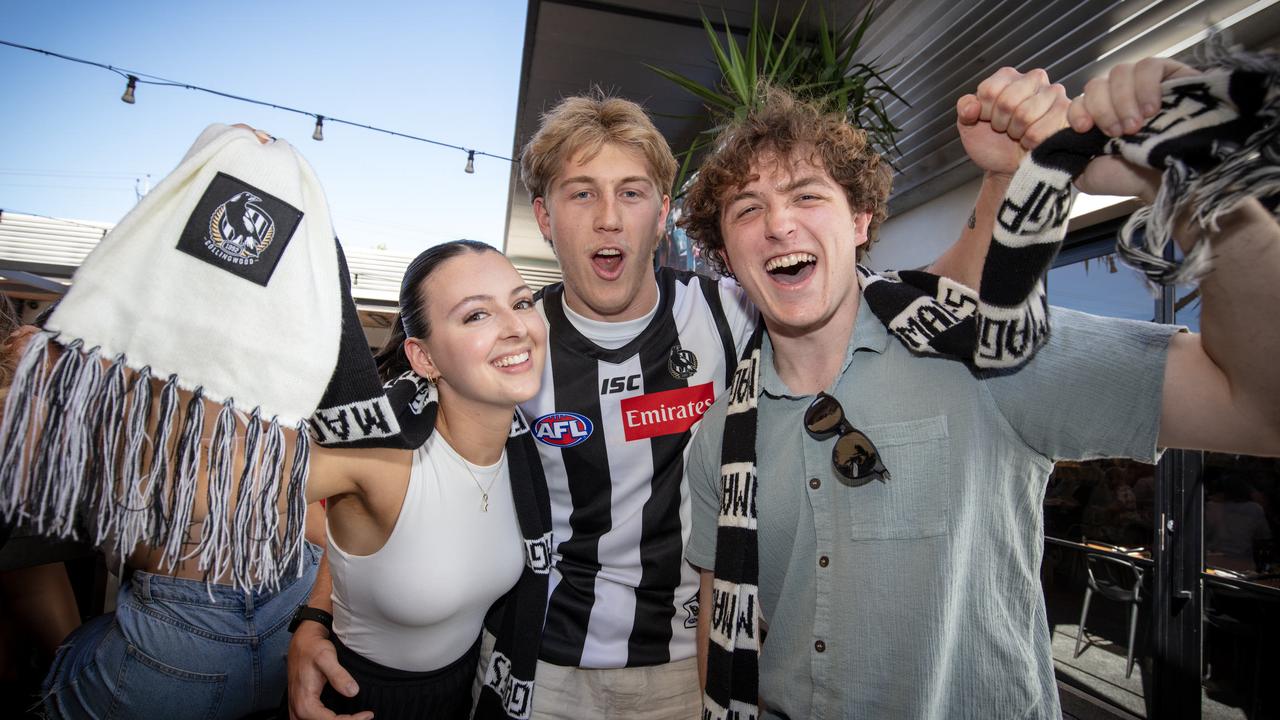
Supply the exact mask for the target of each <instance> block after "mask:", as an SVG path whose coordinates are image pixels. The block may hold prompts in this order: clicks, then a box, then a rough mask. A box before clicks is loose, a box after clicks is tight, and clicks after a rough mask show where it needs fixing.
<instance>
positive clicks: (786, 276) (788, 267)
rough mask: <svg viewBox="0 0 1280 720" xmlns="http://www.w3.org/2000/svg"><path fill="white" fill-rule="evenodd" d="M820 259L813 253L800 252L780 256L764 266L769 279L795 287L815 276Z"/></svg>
mask: <svg viewBox="0 0 1280 720" xmlns="http://www.w3.org/2000/svg"><path fill="white" fill-rule="evenodd" d="M817 262H818V257H817V256H816V255H813V254H812V253H806V252H798V253H790V254H788V255H780V256H778V257H776V258H773V259H771V260H769V262H767V263H765V264H764V269H765V271H766V272H768V273H769V277H771V278H773V280H774V281H775V282H778V283H780V284H782V285H795V284H797V283H800V282H803V281H804V280H805V279H806V278H808V277H809V276H810V275H812V274H813V268H814V266H815V265H816V264H817Z"/></svg>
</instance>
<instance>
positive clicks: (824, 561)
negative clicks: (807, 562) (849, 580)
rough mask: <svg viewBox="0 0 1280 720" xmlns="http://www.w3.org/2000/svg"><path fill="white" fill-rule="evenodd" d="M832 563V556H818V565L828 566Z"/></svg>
mask: <svg viewBox="0 0 1280 720" xmlns="http://www.w3.org/2000/svg"><path fill="white" fill-rule="evenodd" d="M830 564H831V558H829V557H827V556H826V555H823V556H822V557H820V558H818V567H826V566H828V565H830Z"/></svg>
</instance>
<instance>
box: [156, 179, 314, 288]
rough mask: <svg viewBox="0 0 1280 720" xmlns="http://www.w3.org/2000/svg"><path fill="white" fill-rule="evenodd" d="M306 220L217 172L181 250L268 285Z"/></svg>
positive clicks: (283, 204) (259, 191)
mask: <svg viewBox="0 0 1280 720" xmlns="http://www.w3.org/2000/svg"><path fill="white" fill-rule="evenodd" d="M301 222H302V212H300V211H299V210H298V209H297V208H295V207H293V206H292V205H290V204H289V203H287V202H285V201H283V200H281V199H280V198H277V197H275V196H274V195H272V194H270V193H268V192H266V191H264V190H262V189H261V188H256V187H253V186H252V185H250V184H249V183H246V182H244V181H243V180H240V179H239V178H235V177H232V176H230V175H227V174H226V173H218V174H217V175H215V176H214V177H213V180H211V181H210V182H209V186H208V187H207V188H205V191H204V194H203V195H201V196H200V202H198V203H196V207H195V210H193V211H192V213H191V216H190V217H189V218H187V224H186V226H185V227H184V228H183V231H182V236H181V237H179V238H178V250H181V251H182V252H184V253H186V254H188V255H191V256H193V257H195V258H198V259H200V260H203V261H204V262H207V263H209V264H210V265H213V266H215V267H219V268H221V269H223V270H226V271H227V272H230V273H231V274H233V275H238V276H240V277H242V278H244V279H245V280H248V281H250V282H253V283H257V284H258V285H262V286H263V287H266V285H267V283H268V282H270V280H271V275H272V274H273V273H274V272H275V269H276V265H277V263H279V262H280V258H281V256H283V254H284V251H285V247H286V246H287V245H288V244H289V239H290V238H292V237H293V233H294V231H296V230H297V229H298V225H299V224H300V223H301Z"/></svg>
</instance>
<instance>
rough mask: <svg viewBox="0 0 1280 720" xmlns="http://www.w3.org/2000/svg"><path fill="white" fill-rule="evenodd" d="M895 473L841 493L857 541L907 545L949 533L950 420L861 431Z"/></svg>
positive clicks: (871, 427) (932, 419)
mask: <svg viewBox="0 0 1280 720" xmlns="http://www.w3.org/2000/svg"><path fill="white" fill-rule="evenodd" d="M859 429H860V430H862V431H863V433H865V434H866V436H867V437H869V438H871V442H873V443H875V446H876V449H877V450H879V451H880V457H881V460H882V461H883V462H884V466H885V468H887V469H888V470H889V475H890V479H889V480H888V481H887V482H883V483H882V482H879V481H872V482H870V483H867V484H866V485H863V486H862V487H848V488H840V492H841V494H843V495H844V496H845V498H846V502H847V503H848V510H849V537H850V539H852V540H907V539H913V538H927V537H936V536H938V535H945V534H946V533H947V523H948V518H949V515H950V513H949V508H950V503H951V501H952V498H951V497H950V493H949V488H950V484H951V483H950V478H951V462H950V461H951V457H950V455H951V452H950V442H949V439H948V437H947V418H946V417H945V416H941V415H940V416H937V417H931V418H925V419H923V420H912V421H909V422H901V423H887V424H883V425H874V426H869V427H865V428H859Z"/></svg>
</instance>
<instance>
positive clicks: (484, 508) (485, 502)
mask: <svg viewBox="0 0 1280 720" xmlns="http://www.w3.org/2000/svg"><path fill="white" fill-rule="evenodd" d="M480 512H489V493H480Z"/></svg>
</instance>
